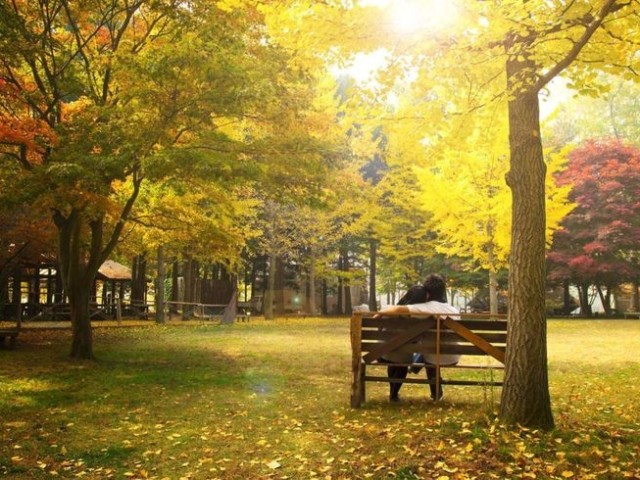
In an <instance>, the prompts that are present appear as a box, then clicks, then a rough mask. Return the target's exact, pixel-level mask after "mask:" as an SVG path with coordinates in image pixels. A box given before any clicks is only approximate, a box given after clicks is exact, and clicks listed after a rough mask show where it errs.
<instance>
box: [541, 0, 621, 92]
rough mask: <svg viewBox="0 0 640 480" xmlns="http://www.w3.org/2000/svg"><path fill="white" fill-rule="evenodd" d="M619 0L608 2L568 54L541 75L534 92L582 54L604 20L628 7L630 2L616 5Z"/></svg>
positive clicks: (609, 0) (608, 0)
mask: <svg viewBox="0 0 640 480" xmlns="http://www.w3.org/2000/svg"><path fill="white" fill-rule="evenodd" d="M616 2H617V0H607V1H606V2H605V3H604V4H603V5H602V7H601V8H600V10H599V11H598V13H597V14H596V16H595V17H593V19H592V20H591V22H590V23H589V24H588V25H586V28H585V31H584V33H583V34H582V36H581V37H580V38H579V39H578V40H577V41H575V43H574V45H573V47H572V48H571V49H570V50H569V51H568V52H567V54H566V55H565V56H564V58H562V59H561V60H559V61H558V63H556V64H555V65H554V66H553V67H551V68H550V69H549V71H547V73H545V74H544V75H541V76H540V77H539V78H538V80H537V81H536V82H535V83H534V84H533V86H532V90H533V91H535V92H539V91H540V90H541V89H542V88H543V87H544V86H545V85H547V84H548V83H549V82H550V81H551V80H552V79H553V78H555V77H556V76H557V75H559V74H560V72H562V71H563V70H564V69H565V68H567V67H568V66H569V65H571V63H572V62H573V61H574V60H575V59H576V57H577V56H578V55H579V54H580V52H581V51H582V49H583V48H584V46H585V45H586V44H587V43H588V42H589V39H590V38H591V37H592V36H593V34H594V33H595V31H596V30H597V29H598V28H600V25H602V22H603V21H604V19H605V18H606V17H607V15H609V14H610V13H613V12H615V11H617V10H620V9H622V8H624V7H626V6H628V5H630V2H625V3H616Z"/></svg>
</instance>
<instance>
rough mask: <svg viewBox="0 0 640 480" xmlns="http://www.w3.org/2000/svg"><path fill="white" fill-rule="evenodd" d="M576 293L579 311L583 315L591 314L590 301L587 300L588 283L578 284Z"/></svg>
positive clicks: (588, 315)
mask: <svg viewBox="0 0 640 480" xmlns="http://www.w3.org/2000/svg"><path fill="white" fill-rule="evenodd" d="M578 295H579V297H580V313H581V314H582V315H584V316H585V317H590V316H592V315H593V311H592V309H591V302H590V301H589V284H587V283H583V284H581V285H578Z"/></svg>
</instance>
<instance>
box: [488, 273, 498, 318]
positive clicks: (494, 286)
mask: <svg viewBox="0 0 640 480" xmlns="http://www.w3.org/2000/svg"><path fill="white" fill-rule="evenodd" d="M489 313H490V314H491V315H497V314H498V275H497V274H496V271H495V270H493V269H491V270H489Z"/></svg>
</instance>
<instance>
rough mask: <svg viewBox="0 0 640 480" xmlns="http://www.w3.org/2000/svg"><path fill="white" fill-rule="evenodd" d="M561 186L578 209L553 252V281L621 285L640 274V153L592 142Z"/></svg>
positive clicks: (574, 156)
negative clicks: (569, 187)
mask: <svg viewBox="0 0 640 480" xmlns="http://www.w3.org/2000/svg"><path fill="white" fill-rule="evenodd" d="M558 180H559V182H561V183H563V184H571V185H573V190H572V193H571V199H572V200H573V201H574V202H575V203H576V208H575V209H574V210H573V211H572V212H571V213H570V214H569V215H567V217H566V218H565V219H564V221H563V222H562V228H561V229H560V230H558V231H557V232H556V234H555V237H554V243H553V248H552V251H551V252H550V253H549V255H548V258H549V264H550V272H549V276H550V279H551V280H556V281H558V280H567V281H571V282H574V283H578V284H584V283H591V284H596V285H605V286H615V285H618V284H620V283H621V282H625V281H632V280H634V279H636V278H637V277H638V275H639V274H640V263H639V259H638V251H639V250H640V150H639V149H638V148H637V147H634V146H630V145H625V144H623V143H620V142H618V141H614V140H607V141H589V142H587V143H586V144H584V145H583V146H581V147H580V148H578V149H576V150H574V151H573V152H572V153H571V154H570V160H569V165H568V168H567V170H566V171H565V172H563V173H562V174H561V175H559V177H558Z"/></svg>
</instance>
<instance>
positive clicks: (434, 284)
mask: <svg viewBox="0 0 640 480" xmlns="http://www.w3.org/2000/svg"><path fill="white" fill-rule="evenodd" d="M423 286H424V289H425V292H426V294H427V300H426V301H428V302H429V301H433V302H446V301H447V290H446V286H445V283H444V278H442V277H441V276H440V275H437V274H435V273H432V274H431V275H429V276H428V277H427V279H426V280H425V281H424V284H423Z"/></svg>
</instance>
